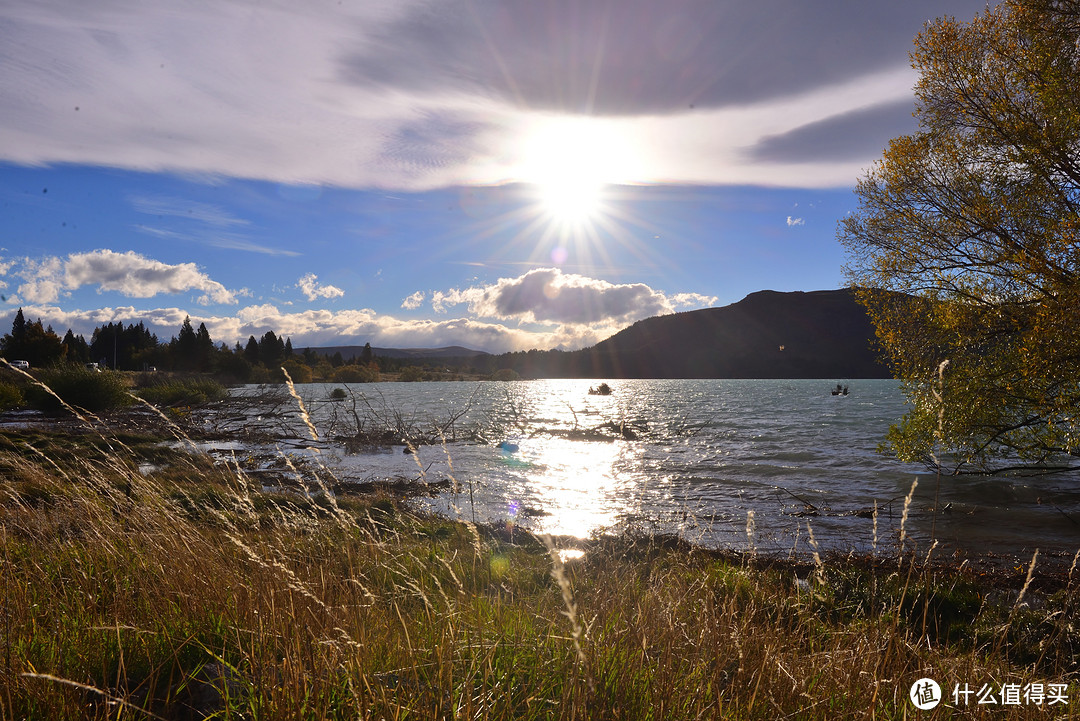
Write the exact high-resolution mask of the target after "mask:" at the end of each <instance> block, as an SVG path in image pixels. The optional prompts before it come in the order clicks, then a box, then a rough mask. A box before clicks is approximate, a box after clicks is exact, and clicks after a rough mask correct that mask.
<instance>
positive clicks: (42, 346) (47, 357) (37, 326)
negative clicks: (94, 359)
mask: <svg viewBox="0 0 1080 721" xmlns="http://www.w3.org/2000/svg"><path fill="white" fill-rule="evenodd" d="M64 351H65V348H64V344H63V341H61V340H60V336H58V335H56V333H54V332H53V329H52V327H49V328H47V329H46V328H45V327H44V326H43V325H42V324H41V320H40V319H39V320H36V321H33V322H27V321H26V320H25V318H24V317H23V313H22V308H20V309H19V311H18V312H17V313H16V314H15V320H14V322H13V323H12V325H11V333H9V334H7V335H5V336H4V337H3V338H0V352H2V353H3V356H4V358H6V359H7V360H24V361H27V362H28V363H29V364H30V366H31V367H33V368H44V367H46V366H51V365H54V364H56V363H59V362H60V361H61V360H63V358H64Z"/></svg>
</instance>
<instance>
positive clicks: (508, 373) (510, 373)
mask: <svg viewBox="0 0 1080 721" xmlns="http://www.w3.org/2000/svg"><path fill="white" fill-rule="evenodd" d="M491 380H493V381H517V380H521V376H520V375H519V374H518V372H517V371H516V370H514V369H513V368H500V369H499V370H497V371H495V372H494V373H492V374H491Z"/></svg>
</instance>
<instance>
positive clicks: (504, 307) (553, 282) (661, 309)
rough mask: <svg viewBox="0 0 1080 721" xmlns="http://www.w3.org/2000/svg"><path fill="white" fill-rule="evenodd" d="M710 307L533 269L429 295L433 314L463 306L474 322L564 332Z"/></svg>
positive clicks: (702, 300)
mask: <svg viewBox="0 0 1080 721" xmlns="http://www.w3.org/2000/svg"><path fill="white" fill-rule="evenodd" d="M715 302H716V298H715V297H709V296H702V295H698V294H693V293H682V294H678V295H675V296H670V297H669V296H668V295H666V294H665V293H663V292H662V291H658V290H654V289H653V288H650V287H649V286H647V285H645V284H644V283H632V284H613V283H609V282H607V281H604V280H599V279H596V278H588V277H586V276H582V275H576V274H572V273H563V272H562V271H561V270H559V269H558V268H537V269H534V270H530V271H529V272H527V273H525V274H523V275H520V276H518V277H516V278H500V279H499V280H498V281H496V282H495V283H493V284H491V285H487V286H479V287H472V288H467V289H465V290H457V289H452V290H449V291H445V292H443V291H435V292H433V293H432V307H433V308H434V309H435V310H436V312H445V311H446V310H447V307H448V306H451V305H459V304H466V305H467V306H468V309H469V311H470V312H471V313H473V314H475V315H477V316H480V317H485V318H497V319H500V320H516V321H519V322H525V323H547V324H560V325H566V326H587V325H594V324H601V325H604V326H614V325H626V324H629V323H632V322H634V321H637V320H640V319H642V318H647V317H649V316H654V315H663V314H667V313H673V312H674V311H675V309H676V307H678V306H693V305H711V304H712V303H715Z"/></svg>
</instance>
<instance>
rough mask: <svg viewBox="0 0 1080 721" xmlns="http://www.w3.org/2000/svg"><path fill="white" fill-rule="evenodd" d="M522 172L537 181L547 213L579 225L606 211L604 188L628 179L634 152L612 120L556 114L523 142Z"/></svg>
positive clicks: (530, 180)
mask: <svg viewBox="0 0 1080 721" xmlns="http://www.w3.org/2000/svg"><path fill="white" fill-rule="evenodd" d="M522 161H523V162H522V169H521V173H522V176H523V178H524V179H525V180H526V181H527V182H529V183H532V184H533V185H535V187H536V188H537V193H538V200H539V203H540V205H541V206H542V210H543V212H544V213H545V214H546V215H548V216H549V217H550V219H551V220H552V221H554V222H556V223H558V224H560V225H565V226H569V227H580V226H583V225H588V224H590V223H592V222H595V221H596V220H597V219H598V217H599V216H600V215H602V214H603V206H604V201H605V188H606V187H607V185H608V184H610V183H618V182H627V181H628V180H630V178H631V175H632V166H633V164H634V153H633V152H632V149H631V147H630V145H629V143H627V142H626V140H625V138H624V137H623V136H622V134H621V133H620V132H619V131H618V129H617V128H616V127H615V126H614V125H613V124H612V123H611V121H604V120H598V119H595V118H580V117H558V118H545V119H543V120H539V121H537V122H536V123H535V124H534V125H533V127H532V129H531V130H530V131H529V133H528V135H527V137H526V139H525V141H524V143H523V158H522Z"/></svg>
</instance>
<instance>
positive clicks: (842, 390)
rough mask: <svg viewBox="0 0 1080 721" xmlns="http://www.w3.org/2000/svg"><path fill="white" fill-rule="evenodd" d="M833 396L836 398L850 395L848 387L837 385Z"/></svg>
mask: <svg viewBox="0 0 1080 721" xmlns="http://www.w3.org/2000/svg"><path fill="white" fill-rule="evenodd" d="M832 394H833V395H834V396H846V395H847V394H848V387H847V386H842V385H840V384H839V383H837V384H836V388H833V392H832Z"/></svg>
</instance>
